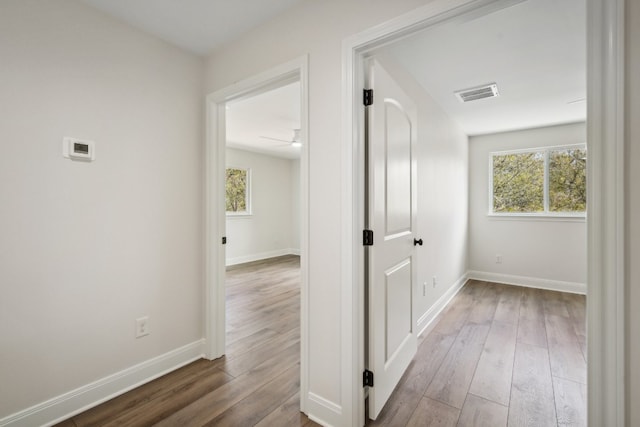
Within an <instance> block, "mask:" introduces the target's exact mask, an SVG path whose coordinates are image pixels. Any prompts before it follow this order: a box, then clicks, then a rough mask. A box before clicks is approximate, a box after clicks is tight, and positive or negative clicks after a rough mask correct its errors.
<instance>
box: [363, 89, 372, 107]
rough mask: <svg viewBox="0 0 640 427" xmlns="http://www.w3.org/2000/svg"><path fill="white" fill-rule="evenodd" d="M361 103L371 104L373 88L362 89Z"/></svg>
mask: <svg viewBox="0 0 640 427" xmlns="http://www.w3.org/2000/svg"><path fill="white" fill-rule="evenodd" d="M362 103H363V104H364V106H365V107H367V106H369V105H373V89H364V91H363V92H362Z"/></svg>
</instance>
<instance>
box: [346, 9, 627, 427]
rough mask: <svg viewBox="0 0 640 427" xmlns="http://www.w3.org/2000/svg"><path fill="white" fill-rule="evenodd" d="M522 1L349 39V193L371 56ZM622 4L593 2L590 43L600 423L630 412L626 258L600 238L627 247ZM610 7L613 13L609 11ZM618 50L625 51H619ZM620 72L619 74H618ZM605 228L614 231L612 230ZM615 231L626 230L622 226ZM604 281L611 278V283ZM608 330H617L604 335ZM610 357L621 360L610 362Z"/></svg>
mask: <svg viewBox="0 0 640 427" xmlns="http://www.w3.org/2000/svg"><path fill="white" fill-rule="evenodd" d="M514 3H519V2H500V1H478V2H465V1H460V2H456V4H455V9H454V5H451V4H448V5H447V4H445V2H436V3H435V4H432V5H430V6H429V7H425V8H423V9H422V10H421V13H419V14H413V16H412V17H409V16H404V17H401V18H399V19H397V20H395V21H393V22H389V23H387V25H385V26H380V27H378V28H376V29H372V30H371V31H368V32H366V33H363V34H358V35H357V36H354V37H352V38H351V39H350V40H348V41H347V42H346V43H345V50H344V51H345V56H344V58H345V63H346V68H347V76H348V77H351V76H353V78H354V83H353V84H352V82H351V81H350V79H349V78H347V81H346V82H345V91H346V92H347V93H348V94H349V96H348V99H346V100H345V105H346V106H348V108H350V109H351V111H352V112H353V114H352V115H351V116H350V117H348V118H347V123H346V124H345V138H347V139H348V140H352V141H353V151H352V152H351V153H349V155H348V156H347V158H348V160H349V164H350V168H349V169H348V172H347V173H348V174H349V175H351V174H353V175H352V176H353V177H354V181H353V184H354V187H351V188H348V189H346V190H345V193H346V194H348V193H350V192H351V191H353V192H354V194H360V191H361V190H360V189H362V188H364V183H363V180H362V178H360V175H361V174H360V173H358V172H359V171H362V170H363V168H364V165H363V158H364V147H363V143H362V141H363V131H362V130H360V129H363V128H364V127H363V123H362V121H363V119H362V115H361V111H362V108H363V107H362V104H361V96H362V92H361V91H362V88H363V87H365V86H364V66H363V61H364V59H365V58H366V57H367V56H368V55H369V54H370V52H371V51H372V50H373V49H375V48H379V47H380V46H384V45H388V44H390V43H392V42H393V41H395V40H399V39H402V38H405V37H407V36H408V35H409V34H412V33H414V32H416V31H418V30H421V29H424V28H426V27H431V26H435V25H436V24H439V23H443V22H445V21H447V20H464V19H465V18H462V15H463V14H464V13H468V12H471V13H474V14H476V16H477V15H483V14H486V13H487V12H491V11H495V10H499V9H501V8H503V7H505V6H506V5H512V4H514ZM616 7H617V6H616V5H615V4H614V5H611V4H605V2H600V1H590V2H589V3H588V10H589V12H590V13H589V24H590V25H589V26H588V42H587V46H588V50H589V54H590V59H589V61H588V63H587V69H588V73H589V76H590V78H589V80H588V82H587V93H588V96H589V100H590V103H589V106H588V109H589V112H588V115H589V121H588V123H587V128H588V137H587V144H588V148H589V150H590V151H589V154H590V157H589V160H588V162H589V170H590V178H589V180H590V184H589V190H588V206H589V218H588V219H587V221H588V225H589V227H588V243H587V252H588V255H587V256H588V263H587V264H588V269H589V274H588V277H589V278H588V282H587V284H588V290H589V295H590V296H591V298H590V299H589V303H588V307H587V318H588V322H589V346H588V352H589V392H588V394H589V419H590V422H591V423H594V422H595V424H599V423H604V421H603V420H607V422H611V420H619V422H618V424H619V425H621V423H622V420H623V418H621V416H622V413H623V412H622V410H621V404H620V402H622V401H623V398H622V396H623V395H624V394H623V384H622V382H621V381H619V376H618V379H616V374H615V372H619V371H617V369H621V367H622V366H623V364H622V361H623V352H622V351H621V349H622V347H621V346H622V342H623V339H622V331H623V328H622V325H623V317H622V315H621V309H622V306H621V304H620V301H621V299H620V296H621V295H622V289H623V281H622V275H621V270H620V265H619V263H618V262H616V261H615V259H616V258H615V256H613V257H612V256H610V254H607V253H606V251H604V250H603V248H602V246H601V245H599V244H598V243H602V242H604V241H607V242H609V244H610V245H611V246H610V248H612V250H614V252H615V253H616V254H617V255H618V256H621V254H622V243H621V241H620V239H619V230H620V227H621V225H622V221H621V219H622V209H621V206H622V205H621V200H622V199H621V193H620V192H618V193H617V195H612V194H611V193H607V192H601V189H602V188H607V186H613V187H615V186H616V185H619V183H620V182H622V181H621V178H620V177H621V175H620V174H621V172H620V168H621V166H622V163H621V160H620V159H621V157H620V156H619V153H621V150H622V136H621V134H620V133H619V132H620V131H621V128H620V121H619V119H620V117H621V116H620V114H621V113H620V111H621V109H620V110H616V109H615V108H614V109H610V110H607V109H606V108H603V105H605V104H606V102H611V103H612V105H615V106H617V107H620V106H621V99H622V98H621V96H620V93H621V92H620V87H621V84H622V82H621V81H620V80H619V79H618V77H619V76H620V74H619V71H620V70H621V64H622V62H621V56H620V53H619V52H620V50H616V49H619V46H621V44H622V40H621V39H620V38H619V35H620V34H621V32H620V29H621V28H622V21H621V15H619V14H617V13H616ZM603 11H605V12H604V13H603ZM418 15H419V16H418ZM602 34H609V35H610V34H616V35H617V36H618V38H615V37H614V46H615V47H611V45H605V44H603V43H601V41H600V39H599V38H598V37H602ZM611 49H613V51H612V50H611ZM614 52H617V55H618V56H617V57H616V56H615V55H616V54H615V53H614ZM611 57H615V58H616V60H614V61H604V58H611ZM616 70H618V74H616V72H615V71H616ZM612 71H613V74H610V73H611V72H612ZM603 88H608V89H610V90H611V91H607V90H603ZM616 118H617V120H618V121H616ZM610 120H613V121H612V122H611V121H610ZM616 123H617V124H616ZM350 135H353V137H350ZM609 138H611V139H609ZM604 141H607V144H605V143H604ZM610 141H615V143H613V144H612V145H610V146H609V145H608V144H609V143H610ZM604 153H608V155H606V156H605V155H604ZM351 156H352V157H351ZM609 156H610V157H609ZM609 167H613V168H614V169H615V171H613V170H610V169H608V168H609ZM616 183H618V184H616ZM609 188H612V187H609ZM618 188H619V187H618ZM352 200H354V202H353V204H351V205H349V206H347V207H345V216H347V214H350V215H352V216H353V217H356V218H363V217H364V215H363V212H364V208H363V205H362V203H363V198H362V197H358V196H356V197H352ZM604 200H609V201H610V202H612V204H611V203H609V204H608V203H603V201H604ZM354 225H355V227H354V230H353V233H352V234H350V237H349V238H348V239H347V240H348V245H349V247H350V248H351V252H349V253H348V255H349V257H348V258H349V262H350V267H346V268H345V277H348V278H349V279H350V280H351V279H352V280H353V281H354V282H355V283H358V284H359V286H357V287H356V291H355V292H354V298H355V299H357V300H358V301H359V302H360V303H359V304H355V305H354V308H353V309H354V311H355V312H356V313H360V314H362V313H364V312H365V311H366V310H365V308H364V307H363V305H364V294H365V292H364V290H363V288H362V286H361V284H362V283H364V281H363V279H364V277H363V273H362V271H363V270H364V268H363V266H364V260H363V257H362V255H361V244H362V241H361V240H360V238H358V237H359V236H358V231H359V230H358V229H359V228H360V227H362V228H364V227H363V225H364V224H362V223H356V224H354ZM611 227H613V228H611ZM605 230H609V232H606V231H605ZM614 230H618V232H616V231H614ZM354 237H355V238H354ZM596 278H598V279H596ZM604 283H609V284H610V285H609V286H606V287H605V286H603V284H604ZM600 297H602V298H600ZM360 304H362V305H360ZM605 313H606V315H605ZM356 319H362V317H361V316H357V317H356ZM363 330H364V327H363V323H362V320H359V321H356V322H355V325H354V331H355V335H356V336H358V339H357V340H355V341H356V342H357V345H356V346H354V349H353V351H354V353H355V354H357V355H359V357H357V359H358V360H359V361H360V363H361V365H360V366H363V367H364V366H365V365H364V353H365V351H364V349H363V348H364V341H365V338H364V337H363V335H362V333H361V332H357V331H363ZM605 330H606V331H609V333H607V334H603V331H605ZM605 342H609V343H611V344H613V347H606V345H605V346H604V347H603V345H604V343H605ZM605 348H606V349H605ZM605 353H606V354H607V356H606V357H605ZM605 359H609V360H615V361H616V362H615V363H605V362H604V360H605ZM356 374H358V372H356ZM356 378H357V375H356ZM356 384H357V382H356ZM605 385H606V386H605ZM603 386H605V388H606V389H607V390H608V392H607V393H609V395H606V394H605V393H603V392H602V387H603ZM611 394H613V395H616V396H618V399H617V400H616V399H614V398H609V397H610V395H611ZM353 396H354V399H355V400H356V404H358V405H362V404H361V403H360V402H363V401H364V392H363V391H361V390H359V389H358V388H354V394H353ZM360 409H362V406H360ZM363 413H364V412H363V411H362V412H359V413H357V414H355V415H354V420H358V421H356V423H357V424H358V425H361V424H362V423H363V421H364V420H363V419H362V418H359V417H362V415H361V414H363ZM358 418H359V419H358ZM594 420H595V421H594ZM598 420H600V421H598Z"/></svg>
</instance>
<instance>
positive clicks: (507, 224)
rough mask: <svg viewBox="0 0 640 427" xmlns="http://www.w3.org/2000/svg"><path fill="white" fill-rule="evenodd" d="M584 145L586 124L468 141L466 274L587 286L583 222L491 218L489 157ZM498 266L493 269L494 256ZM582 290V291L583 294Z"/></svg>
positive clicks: (549, 219)
mask: <svg viewBox="0 0 640 427" xmlns="http://www.w3.org/2000/svg"><path fill="white" fill-rule="evenodd" d="M585 142H586V128H585V124H584V123H578V124H570V125H562V126H550V127H545V128H536V129H529V130H522V131H515V132H504V133H499V134H492V135H482V136H474V137H471V138H470V139H469V182H470V186H469V227H470V239H469V269H470V270H471V271H478V272H483V273H490V274H498V275H507V276H519V277H526V278H530V279H537V280H539V281H540V282H545V281H546V282H548V283H550V284H552V283H553V282H569V283H575V284H582V285H584V284H586V270H587V267H586V257H587V249H586V247H587V246H586V244H587V243H586V238H587V236H586V234H587V230H586V221H585V220H584V219H581V220H575V219H574V220H566V219H551V218H544V219H543V218H531V217H524V218H514V217H509V218H504V217H492V216H490V215H488V213H489V208H490V206H489V198H490V197H489V191H490V189H489V173H490V171H489V155H490V153H491V152H495V151H505V150H514V149H525V148H537V147H546V146H554V145H567V144H581V143H585ZM497 255H501V256H502V263H501V264H497V263H496V256H497ZM585 290H586V289H585Z"/></svg>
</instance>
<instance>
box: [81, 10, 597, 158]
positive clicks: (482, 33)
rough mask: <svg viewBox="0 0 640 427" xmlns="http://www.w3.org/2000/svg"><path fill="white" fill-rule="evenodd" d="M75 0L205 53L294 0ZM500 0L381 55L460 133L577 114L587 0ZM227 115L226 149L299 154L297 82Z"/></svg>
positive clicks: (581, 115)
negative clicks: (473, 97) (491, 92)
mask: <svg viewBox="0 0 640 427" xmlns="http://www.w3.org/2000/svg"><path fill="white" fill-rule="evenodd" d="M82 1H84V2H85V3H88V4H90V5H93V6H95V7H96V8H98V9H101V10H103V11H105V12H107V13H109V14H112V15H114V16H116V17H117V18H119V19H122V20H124V21H126V22H129V23H130V24H131V25H133V26H136V27H139V28H140V29H142V30H144V31H146V32H149V33H151V34H154V35H156V36H158V37H160V38H162V39H164V40H166V41H168V42H170V43H173V44H175V45H177V46H180V47H183V48H185V49H187V50H190V51H192V52H195V53H198V54H202V55H204V54H207V53H210V52H212V51H213V50H214V49H216V47H219V46H221V45H223V44H225V43H228V42H230V41H231V40H233V39H234V38H237V37H239V36H240V35H242V34H243V33H245V32H247V31H249V30H250V29H251V28H254V27H256V26H258V25H260V24H261V23H263V22H265V21H267V20H269V19H271V18H273V17H274V16H275V15H277V14H279V13H282V12H283V11H284V10H285V9H287V8H289V7H292V6H293V5H294V4H296V3H298V2H299V1H302V0H233V1H231V0H82ZM506 1H507V2H509V4H510V6H509V7H505V8H502V9H498V10H492V11H489V12H487V13H475V14H474V15H473V16H467V17H464V18H461V19H457V20H455V21H454V22H448V23H446V24H443V25H439V26H435V27H432V28H430V29H428V30H425V31H422V32H420V33H418V34H415V35H413V36H410V37H407V38H405V39H403V40H400V41H398V42H395V43H393V44H391V45H390V46H386V47H384V48H382V49H381V50H380V52H381V53H385V54H386V55H389V56H391V57H392V58H394V59H395V61H397V62H398V63H399V64H400V65H401V66H403V67H404V68H405V69H406V70H407V71H408V72H409V73H410V74H411V75H413V77H414V78H415V80H417V81H418V82H419V83H420V84H421V85H422V86H423V87H424V88H425V90H426V91H427V92H428V93H429V94H430V95H431V97H432V98H433V99H434V100H435V101H436V102H437V103H438V104H439V105H440V107H441V108H442V109H443V110H444V111H445V112H446V113H447V115H448V116H449V117H451V118H452V119H453V120H454V121H455V122H457V123H458V125H459V126H460V128H461V129H462V130H463V131H464V132H465V133H466V134H468V135H480V134H486V133H494V132H502V131H507V130H514V129H525V128H532V127H539V126H548V125H552V124H561V123H572V122H578V121H583V120H585V119H586V102H585V98H586V27H585V23H586V5H585V0H562V1H558V0H527V1H520V0H506ZM494 82H495V83H497V85H498V90H499V93H500V96H499V97H497V98H491V99H482V100H478V101H474V102H470V103H462V102H461V101H459V100H458V98H457V97H456V96H455V95H454V92H455V91H458V90H461V89H468V88H471V87H475V86H477V85H482V84H486V83H494ZM227 117H228V123H227V139H228V145H229V146H231V147H237V148H243V149H246V150H252V151H258V152H263V153H267V154H271V155H276V156H281V157H286V158H296V157H298V156H299V151H300V149H299V148H293V147H291V146H290V144H288V143H287V141H291V140H292V139H293V136H294V129H299V128H300V85H299V83H294V84H290V85H287V86H285V87H282V88H279V89H274V90H270V91H268V92H265V93H262V94H260V95H257V96H254V97H250V98H247V99H243V100H238V101H234V102H231V103H229V104H228V111H227ZM264 137H268V138H275V139H280V140H283V141H274V140H270V139H267V138H264Z"/></svg>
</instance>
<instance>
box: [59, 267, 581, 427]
mask: <svg viewBox="0 0 640 427" xmlns="http://www.w3.org/2000/svg"><path fill="white" fill-rule="evenodd" d="M227 307H228V311H227V330H228V335H227V355H226V356H225V357H223V358H220V359H218V360H215V361H207V360H198V361H196V362H194V363H192V364H190V365H188V366H185V367H183V368H181V369H179V370H177V371H174V372H172V373H170V374H168V375H165V376H163V377H161V378H158V379H157V380H155V381H152V382H150V383H149V384H146V385H144V386H141V387H139V388H137V389H134V390H132V391H130V392H128V393H126V394H124V395H122V396H119V397H117V398H115V399H113V400H110V401H109V402H106V403H104V404H102V405H100V406H97V407H95V408H93V409H90V410H88V411H86V412H84V413H81V414H78V415H76V416H74V417H72V418H71V419H69V420H67V421H65V422H63V423H60V424H59V425H60V426H65V427H66V426H69V427H81V426H112V425H126V426H150V425H158V426H254V425H257V426H261V427H266V426H287V427H289V426H296V425H297V426H314V425H317V424H315V423H314V422H312V421H310V420H309V419H308V418H307V417H306V416H305V415H304V414H301V413H300V412H299V410H298V399H299V397H298V396H299V395H298V393H299V387H300V386H299V361H300V353H299V341H300V331H299V326H300V325H299V324H300V321H299V313H300V297H299V259H298V257H281V258H278V259H273V260H268V261H261V262H256V263H250V264H245V265H242V266H239V267H234V268H230V269H229V271H228V273H227ZM585 329H586V328H585V297H584V296H580V295H574V294H566V293H560V292H552V291H544V290H539V289H530V288H522V287H517V286H508V285H499V284H495V283H487V282H479V281H469V282H468V283H467V284H466V285H465V287H464V288H463V289H462V290H461V291H460V293H459V294H458V295H457V296H456V297H455V298H454V300H453V301H452V303H451V304H450V305H449V306H448V307H447V309H446V310H445V311H444V312H443V313H442V314H441V315H440V316H439V318H438V319H437V323H436V324H435V326H434V327H433V329H432V330H431V332H430V333H429V334H428V335H426V336H421V337H420V338H419V348H418V354H417V355H416V357H415V358H414V360H413V362H412V363H411V365H410V366H409V368H408V370H407V372H406V373H405V375H404V376H403V377H402V380H401V381H400V384H398V387H397V388H396V390H395V391H394V393H393V395H392V396H391V398H390V400H389V401H388V402H387V405H386V406H385V408H384V409H383V411H382V412H381V414H380V416H379V417H378V419H377V420H376V421H369V422H368V423H367V425H368V426H456V425H457V426H473V427H476V426H490V427H498V426H517V427H520V426H535V427H546V426H585V425H586V384H585V382H586V361H585V355H586V338H585V337H586V334H585Z"/></svg>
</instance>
